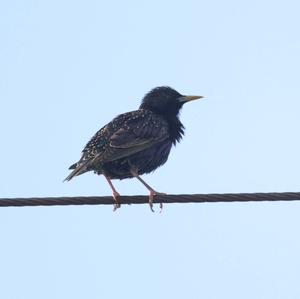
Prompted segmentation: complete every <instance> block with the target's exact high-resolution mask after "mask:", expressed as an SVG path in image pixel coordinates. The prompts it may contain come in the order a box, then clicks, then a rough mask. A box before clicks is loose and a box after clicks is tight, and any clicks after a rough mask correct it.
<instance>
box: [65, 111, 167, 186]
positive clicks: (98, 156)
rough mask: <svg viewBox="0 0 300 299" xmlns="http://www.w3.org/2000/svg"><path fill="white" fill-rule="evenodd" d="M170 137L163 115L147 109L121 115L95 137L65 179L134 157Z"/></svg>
mask: <svg viewBox="0 0 300 299" xmlns="http://www.w3.org/2000/svg"><path fill="white" fill-rule="evenodd" d="M167 138H169V132H168V123H167V121H166V120H164V119H163V118H162V117H160V116H158V115H156V114H153V113H152V112H150V111H146V110H136V111H132V112H128V113H124V114H121V115H119V116H117V117H116V118H115V119H114V120H113V121H111V122H110V123H109V124H107V125H106V126H104V127H103V128H102V129H100V130H99V131H98V132H97V133H96V134H95V135H94V136H93V137H92V139H91V140H90V141H89V142H88V143H87V145H86V146H85V148H84V149H83V155H82V157H81V159H80V160H79V161H78V162H77V163H75V164H73V165H72V166H71V168H70V169H73V171H72V172H71V173H70V174H69V176H68V177H67V178H66V179H65V180H70V179H72V178H73V177H74V176H76V175H80V174H82V173H84V172H86V171H89V170H91V169H93V166H94V165H97V164H99V163H105V162H109V161H114V160H117V159H120V158H124V157H127V156H130V155H132V154H135V153H137V152H139V151H142V150H144V149H146V148H148V147H151V146H152V145H154V144H156V143H158V142H160V141H163V140H165V139H167Z"/></svg>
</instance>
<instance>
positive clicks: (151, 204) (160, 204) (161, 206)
mask: <svg viewBox="0 0 300 299" xmlns="http://www.w3.org/2000/svg"><path fill="white" fill-rule="evenodd" d="M149 191H150V193H149V206H150V210H151V211H152V212H155V211H154V209H153V198H154V196H155V195H166V194H167V193H162V192H157V191H155V190H154V189H151V190H149ZM159 207H160V211H159V212H160V213H161V212H162V209H163V204H162V202H161V203H159Z"/></svg>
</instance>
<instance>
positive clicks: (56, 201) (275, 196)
mask: <svg viewBox="0 0 300 299" xmlns="http://www.w3.org/2000/svg"><path fill="white" fill-rule="evenodd" d="M295 200H300V192H282V193H227V194H174V195H172V194H170V195H157V196H155V198H154V203H204V202H207V203H209V202H249V201H252V202H258V201H295ZM119 201H120V203H121V204H146V203H148V196H143V195H132V196H121V197H120V200H119ZM114 203H115V202H114V199H113V198H112V197H111V196H76V197H32V198H0V207H25V206H68V205H113V204H114Z"/></svg>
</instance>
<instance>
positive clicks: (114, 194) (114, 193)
mask: <svg viewBox="0 0 300 299" xmlns="http://www.w3.org/2000/svg"><path fill="white" fill-rule="evenodd" d="M113 198H114V200H115V204H114V208H113V211H114V212H115V211H116V210H117V209H119V208H121V204H120V202H119V198H120V194H119V193H118V192H113Z"/></svg>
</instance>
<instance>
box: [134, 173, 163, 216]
mask: <svg viewBox="0 0 300 299" xmlns="http://www.w3.org/2000/svg"><path fill="white" fill-rule="evenodd" d="M131 173H132V175H133V176H134V177H135V178H137V179H138V180H139V181H140V182H141V183H142V184H143V185H144V186H145V187H146V188H147V189H148V190H149V192H150V193H149V206H150V209H151V211H152V212H154V209H153V198H154V196H155V195H165V194H166V193H161V192H157V191H155V190H154V189H153V188H152V187H151V186H149V185H148V184H147V183H146V182H145V181H144V180H143V179H142V178H141V177H140V176H139V175H138V174H137V173H136V172H135V171H132V172H131ZM159 207H160V212H161V211H162V209H163V204H162V202H161V203H160V204H159Z"/></svg>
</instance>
